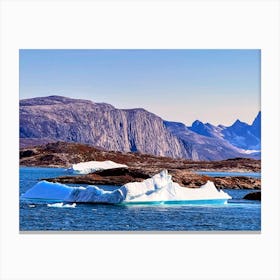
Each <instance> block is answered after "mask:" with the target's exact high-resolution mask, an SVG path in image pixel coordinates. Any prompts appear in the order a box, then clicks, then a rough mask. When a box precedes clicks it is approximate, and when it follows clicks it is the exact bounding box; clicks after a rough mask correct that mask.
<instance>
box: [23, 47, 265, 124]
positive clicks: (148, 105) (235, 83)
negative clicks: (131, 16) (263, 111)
mask: <svg viewBox="0 0 280 280" xmlns="http://www.w3.org/2000/svg"><path fill="white" fill-rule="evenodd" d="M260 56H261V52H260V50H188V49H182V50H179V49H178V50H31V49H30V50H20V52H19V74H20V99H26V98H32V97H39V96H49V95H61V96H67V97H71V98H81V99H88V100H92V101H94V102H105V103H109V104H112V105H113V106H115V107H116V108H120V109H124V108H126V109H127V108H144V109H146V110H148V111H151V112H153V113H155V114H157V115H158V116H160V117H161V118H163V119H164V120H168V121H178V122H183V123H185V124H186V125H191V124H192V122H193V121H195V120H197V119H198V120H200V121H202V122H209V123H212V124H214V125H218V124H223V125H231V124H232V123H233V122H234V121H235V120H236V119H239V120H241V121H244V122H247V123H249V124H251V123H252V122H253V120H254V118H255V117H256V115H257V113H258V112H259V111H260V99H261V94H260V71H261V69H260V59H261V57H260Z"/></svg>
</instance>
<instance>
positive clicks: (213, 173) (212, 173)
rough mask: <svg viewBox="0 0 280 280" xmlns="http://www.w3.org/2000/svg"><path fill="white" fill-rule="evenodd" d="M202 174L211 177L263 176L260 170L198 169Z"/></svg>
mask: <svg viewBox="0 0 280 280" xmlns="http://www.w3.org/2000/svg"><path fill="white" fill-rule="evenodd" d="M196 173H198V174H201V175H208V176H210V177H226V176H227V177H231V176H245V177H253V178H261V173H260V172H216V171H198V172H196Z"/></svg>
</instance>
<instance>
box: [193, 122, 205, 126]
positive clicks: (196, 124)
mask: <svg viewBox="0 0 280 280" xmlns="http://www.w3.org/2000/svg"><path fill="white" fill-rule="evenodd" d="M197 126H204V124H203V122H201V121H199V120H196V121H194V122H193V123H192V127H197Z"/></svg>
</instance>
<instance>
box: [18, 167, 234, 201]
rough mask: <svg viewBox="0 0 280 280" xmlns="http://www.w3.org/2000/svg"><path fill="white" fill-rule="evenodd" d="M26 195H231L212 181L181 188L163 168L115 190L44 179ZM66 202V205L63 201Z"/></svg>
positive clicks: (73, 197)
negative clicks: (52, 181) (74, 185)
mask: <svg viewBox="0 0 280 280" xmlns="http://www.w3.org/2000/svg"><path fill="white" fill-rule="evenodd" d="M23 197H25V198H45V199H56V200H60V201H63V202H83V203H109V204H119V203H126V204H127V203H180V202H196V203H200V202H201V203H206V202H210V203H226V202H227V200H228V199H230V198H231V197H230V196H229V195H228V194H227V193H225V192H223V191H222V190H220V191H218V190H217V189H216V187H215V185H214V183H213V182H210V181H208V182H207V183H206V184H205V185H203V186H201V187H200V188H196V189H192V188H186V187H181V186H180V185H179V184H177V183H175V182H173V181H172V178H171V176H170V175H169V174H168V172H167V170H163V171H162V172H160V173H159V174H156V175H155V176H153V177H152V178H149V179H147V180H144V181H143V182H132V183H128V184H125V185H123V186H122V187H120V188H118V189H116V190H114V191H104V190H103V189H101V188H99V187H97V186H87V187H68V186H66V185H63V184H59V183H49V182H46V181H42V182H39V183H37V184H36V185H35V186H34V187H33V188H31V189H30V190H29V191H27V192H26V193H25V194H24V195H23ZM62 205H63V204H62Z"/></svg>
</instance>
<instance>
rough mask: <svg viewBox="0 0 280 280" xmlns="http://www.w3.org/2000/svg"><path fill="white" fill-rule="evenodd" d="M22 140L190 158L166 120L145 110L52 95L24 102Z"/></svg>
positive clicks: (22, 105)
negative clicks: (166, 124) (167, 126)
mask: <svg viewBox="0 0 280 280" xmlns="http://www.w3.org/2000/svg"><path fill="white" fill-rule="evenodd" d="M20 138H23V139H25V138H33V139H36V138H39V139H41V138H48V139H56V140H62V141H67V142H78V143H85V144H92V145H94V146H97V147H101V148H104V149H106V150H113V151H121V152H140V153H146V154H152V155H157V156H169V157H173V158H189V154H188V152H187V151H186V149H184V147H183V145H182V144H181V142H180V140H179V139H178V138H177V137H175V136H173V135H172V134H171V133H170V132H169V131H168V130H167V129H166V127H165V126H164V124H163V120H162V119H161V118H160V117H158V116H156V115H154V114H152V113H150V112H148V111H146V110H144V109H131V110H120V109H116V108H114V107H113V106H112V105H110V104H105V103H94V102H92V101H87V100H80V99H71V98H66V97H61V96H49V97H40V98H32V99H25V100H21V101H20Z"/></svg>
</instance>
